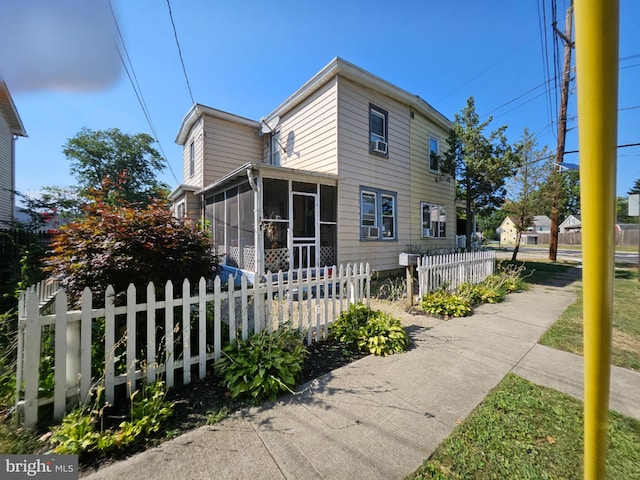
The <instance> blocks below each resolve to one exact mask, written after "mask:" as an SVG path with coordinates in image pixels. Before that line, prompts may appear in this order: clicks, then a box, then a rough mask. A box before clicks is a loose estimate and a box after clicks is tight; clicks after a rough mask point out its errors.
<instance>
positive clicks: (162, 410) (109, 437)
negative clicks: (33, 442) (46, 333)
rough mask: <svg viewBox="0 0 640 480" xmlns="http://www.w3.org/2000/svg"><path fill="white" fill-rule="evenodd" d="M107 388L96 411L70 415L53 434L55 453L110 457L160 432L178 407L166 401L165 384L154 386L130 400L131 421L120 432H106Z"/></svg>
mask: <svg viewBox="0 0 640 480" xmlns="http://www.w3.org/2000/svg"><path fill="white" fill-rule="evenodd" d="M103 392H104V387H98V389H97V393H96V399H95V403H94V405H93V406H92V407H90V408H86V407H81V408H77V409H75V410H73V411H72V412H69V413H68V414H67V415H65V417H64V418H63V419H62V424H61V425H60V426H58V427H57V428H55V429H54V430H53V435H52V436H51V443H52V444H54V445H56V447H55V448H54V452H55V453H60V454H74V455H81V454H83V453H89V452H94V451H98V452H100V453H103V454H104V453H108V452H111V451H114V450H118V449H120V448H124V447H128V446H130V445H132V444H134V443H135V442H136V441H138V440H139V439H140V438H141V437H142V436H143V435H150V434H152V433H156V432H158V431H159V430H160V426H161V425H162V423H163V422H164V421H165V420H166V419H167V418H169V417H170V416H171V415H172V414H173V407H174V404H173V403H172V402H168V401H167V400H166V399H165V395H166V389H165V385H164V382H154V383H151V384H148V385H145V386H143V387H142V388H141V389H140V390H136V391H135V392H134V393H133V394H132V395H131V396H130V398H129V399H130V402H131V404H130V406H131V408H130V420H128V421H124V422H122V423H120V425H119V426H118V428H117V429H104V412H105V410H106V408H107V406H108V405H107V404H105V403H103V399H102V396H103Z"/></svg>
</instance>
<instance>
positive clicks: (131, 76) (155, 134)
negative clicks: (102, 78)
mask: <svg viewBox="0 0 640 480" xmlns="http://www.w3.org/2000/svg"><path fill="white" fill-rule="evenodd" d="M109 8H110V9H111V15H112V16H113V21H114V23H115V25H116V30H117V32H118V37H119V38H120V45H122V48H123V50H124V52H125V56H126V57H127V61H128V62H129V65H128V66H127V62H125V60H124V57H123V56H122V52H121V51H120V46H119V44H118V42H117V41H115V40H114V44H115V47H116V50H117V51H118V56H119V57H120V61H121V62H122V66H123V67H124V71H125V72H126V73H127V77H128V78H129V83H130V84H131V87H132V88H133V91H134V93H135V94H136V98H137V99H138V103H139V104H140V107H141V108H142V113H143V114H144V117H145V118H146V120H147V123H148V125H149V128H150V129H151V133H152V134H153V137H154V139H155V141H156V143H157V144H158V148H159V149H160V154H161V155H162V158H163V159H164V161H165V164H166V165H167V166H168V167H169V171H170V172H171V175H172V176H173V179H174V180H175V181H176V183H179V182H178V178H177V177H176V174H175V173H174V171H173V168H171V164H170V163H169V160H168V159H167V155H166V154H165V152H164V148H162V143H160V137H159V136H158V132H157V131H156V128H155V126H154V125H153V121H152V120H151V115H150V114H149V109H148V108H147V104H146V102H145V101H144V97H143V95H142V89H141V88H140V84H139V83H138V78H137V77H136V74H135V70H134V68H133V62H131V58H130V57H129V52H128V51H127V46H126V44H125V43H124V37H123V36H122V31H121V30H120V25H119V24H118V18H117V17H116V14H115V11H114V10H113V5H111V1H109ZM129 69H131V72H129ZM134 79H135V80H134Z"/></svg>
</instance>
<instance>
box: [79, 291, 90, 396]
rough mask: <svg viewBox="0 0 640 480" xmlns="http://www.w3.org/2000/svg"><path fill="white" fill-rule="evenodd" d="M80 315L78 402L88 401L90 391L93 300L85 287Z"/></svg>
mask: <svg viewBox="0 0 640 480" xmlns="http://www.w3.org/2000/svg"><path fill="white" fill-rule="evenodd" d="M80 302H81V305H82V314H81V319H80V370H79V372H80V398H79V400H80V402H81V403H83V404H84V403H85V402H87V400H88V399H89V390H90V389H91V345H92V342H91V333H92V332H91V324H92V318H91V310H92V307H93V303H92V302H93V298H92V295H91V290H89V287H85V289H84V290H83V291H82V297H81V300H80Z"/></svg>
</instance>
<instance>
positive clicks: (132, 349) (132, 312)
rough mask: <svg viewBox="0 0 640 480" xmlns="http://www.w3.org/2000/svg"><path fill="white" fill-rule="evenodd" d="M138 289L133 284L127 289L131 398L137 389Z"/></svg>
mask: <svg viewBox="0 0 640 480" xmlns="http://www.w3.org/2000/svg"><path fill="white" fill-rule="evenodd" d="M136 310H137V309H136V287H135V286H134V285H133V283H130V284H129V287H128V288H127V334H126V342H127V386H128V387H129V390H128V391H127V394H128V395H129V398H131V395H133V392H135V391H136V390H137V388H136V337H137V335H136V314H137V312H136Z"/></svg>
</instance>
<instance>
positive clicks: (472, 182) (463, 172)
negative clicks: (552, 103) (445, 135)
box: [441, 97, 517, 250]
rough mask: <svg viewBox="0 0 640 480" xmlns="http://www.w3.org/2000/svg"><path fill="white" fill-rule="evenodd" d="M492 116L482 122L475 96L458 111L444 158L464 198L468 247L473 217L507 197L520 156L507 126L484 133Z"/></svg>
mask: <svg viewBox="0 0 640 480" xmlns="http://www.w3.org/2000/svg"><path fill="white" fill-rule="evenodd" d="M491 120H492V118H491V117H489V119H488V120H486V121H484V122H482V123H481V122H480V118H479V117H478V114H477V113H476V109H475V101H474V99H473V97H469V99H468V100H467V106H466V107H465V108H464V109H463V110H462V112H461V113H456V116H455V121H454V124H453V127H452V128H451V133H450V136H449V139H448V146H449V148H448V150H447V151H446V152H445V154H444V156H443V158H442V159H441V172H442V176H443V177H444V176H451V177H454V178H455V179H456V181H457V188H458V192H459V195H458V196H459V198H463V199H464V200H465V213H466V236H467V242H466V246H467V250H470V249H471V235H472V231H471V230H472V225H473V219H474V216H475V214H476V213H479V212H485V213H490V212H491V211H493V210H494V209H495V208H497V207H498V206H500V205H501V204H502V202H503V201H504V198H505V196H506V189H505V181H506V179H507V178H508V177H510V176H512V175H513V173H514V169H515V163H514V162H515V161H516V160H517V156H514V155H513V151H512V148H511V147H510V146H509V145H508V144H507V139H506V137H505V135H504V131H505V130H506V128H507V127H506V125H505V126H502V127H500V128H498V129H497V130H494V131H493V132H491V133H490V134H489V136H488V137H487V136H485V134H484V130H485V129H486V128H487V127H488V126H489V124H490V123H491Z"/></svg>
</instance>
